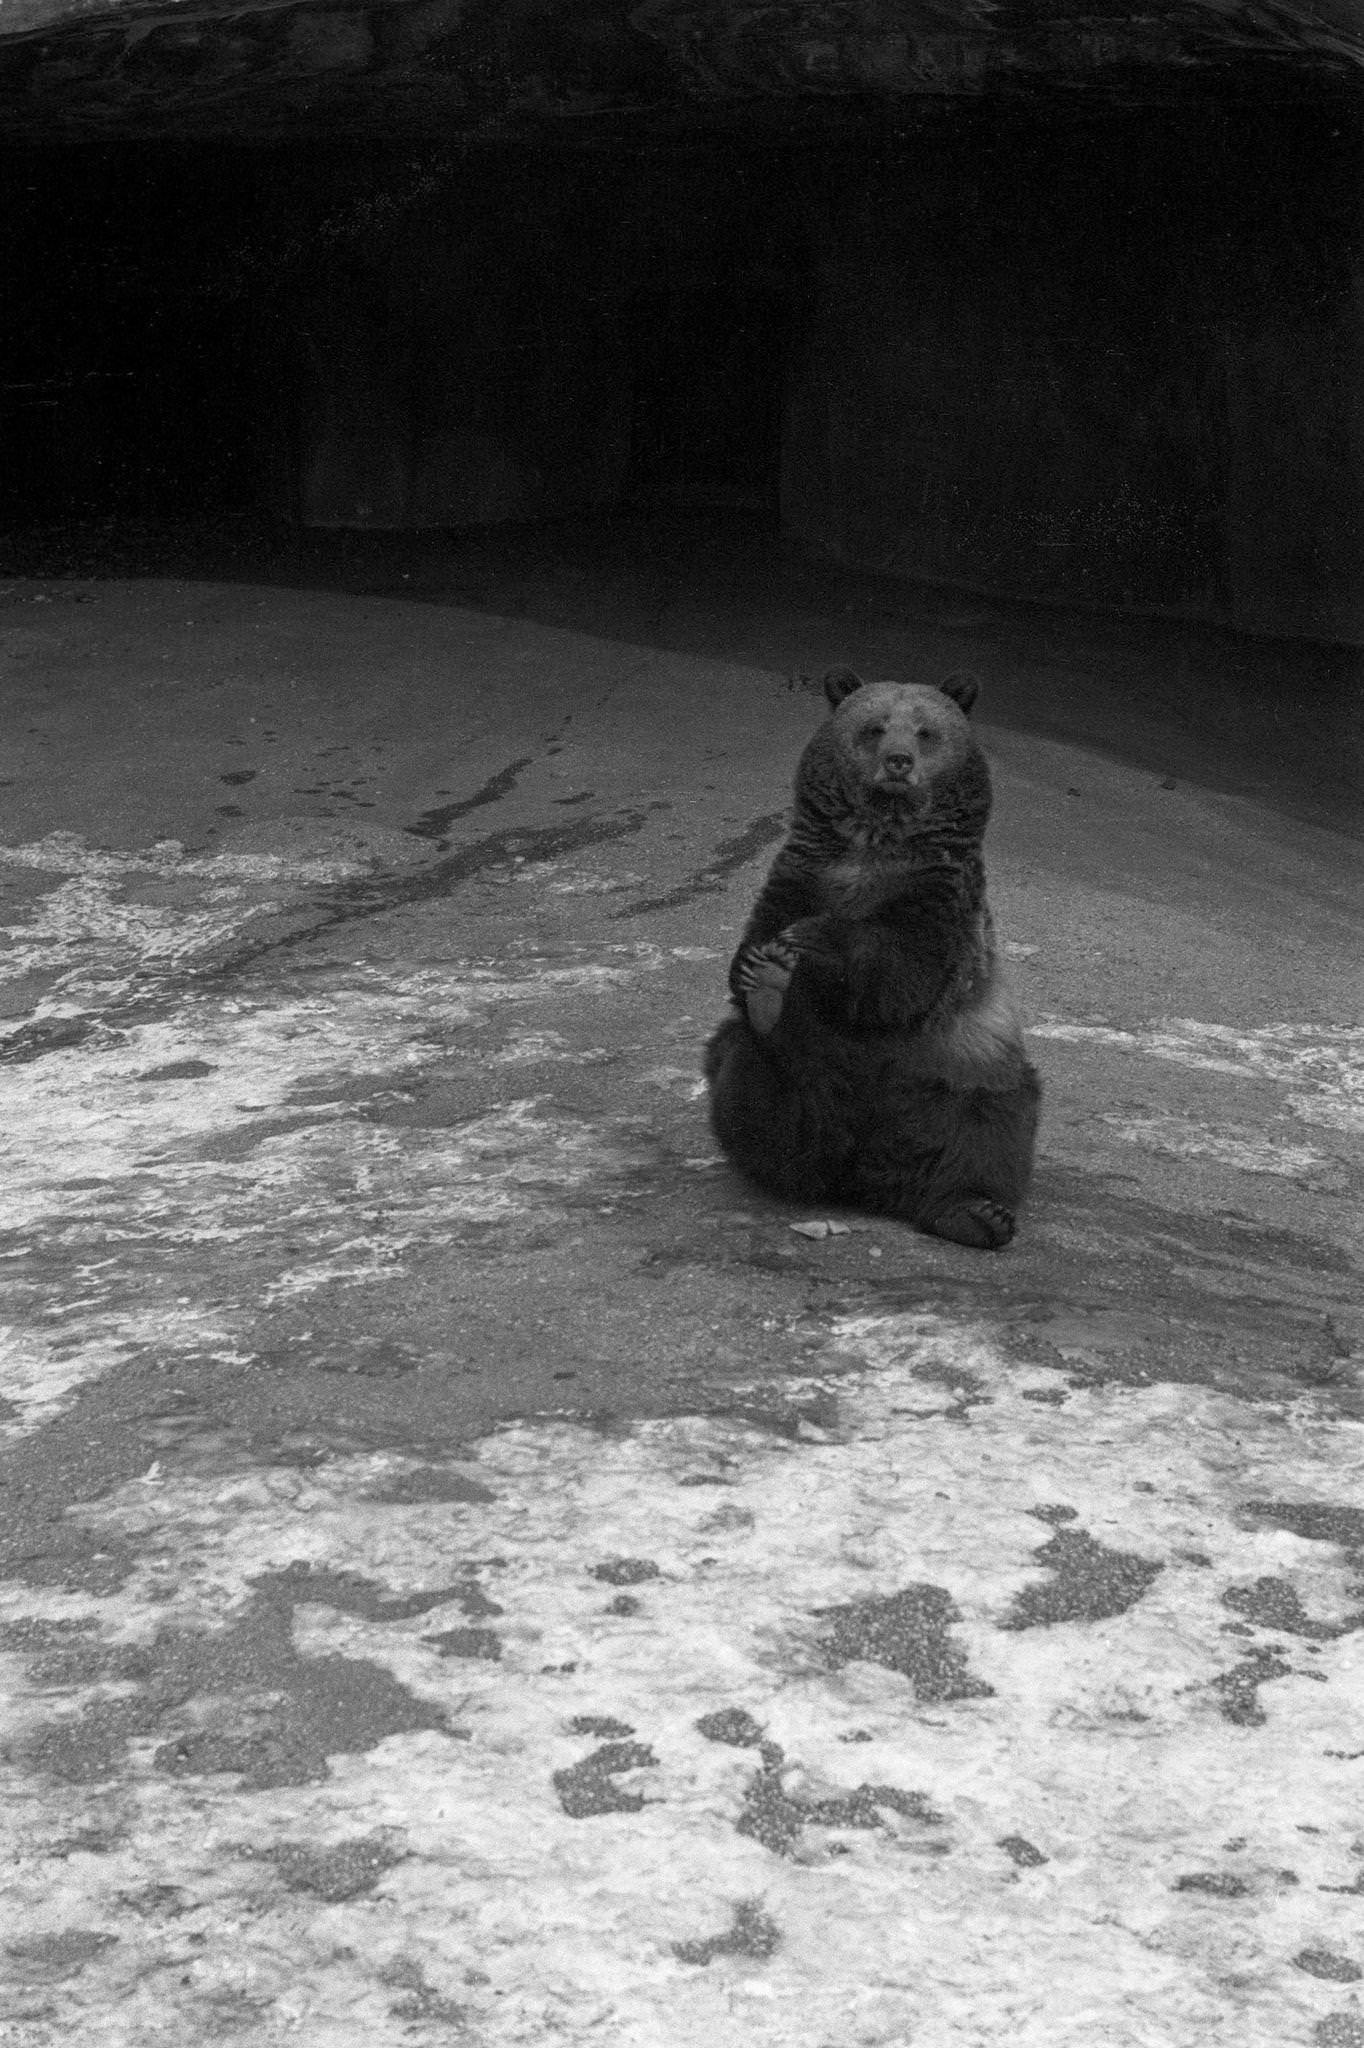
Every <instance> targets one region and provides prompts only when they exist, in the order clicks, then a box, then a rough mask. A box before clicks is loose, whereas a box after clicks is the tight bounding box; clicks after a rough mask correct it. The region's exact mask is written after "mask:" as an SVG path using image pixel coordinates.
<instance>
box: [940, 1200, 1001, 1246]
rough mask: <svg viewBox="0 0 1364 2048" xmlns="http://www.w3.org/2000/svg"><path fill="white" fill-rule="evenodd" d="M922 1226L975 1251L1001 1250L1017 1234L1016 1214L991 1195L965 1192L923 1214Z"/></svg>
mask: <svg viewBox="0 0 1364 2048" xmlns="http://www.w3.org/2000/svg"><path fill="white" fill-rule="evenodd" d="M919 1228H920V1229H921V1230H926V1231H928V1232H930V1234H931V1235H932V1236H934V1237H946V1238H950V1240H951V1241H952V1243H953V1244H965V1245H969V1246H970V1247H971V1249H972V1250H973V1251H978V1252H1001V1251H1003V1249H1004V1247H1005V1245H1006V1244H1008V1243H1009V1241H1010V1239H1011V1238H1012V1236H1013V1234H1014V1214H1013V1210H1012V1209H1006V1208H1005V1207H1004V1204H1003V1203H1002V1202H992V1201H991V1200H990V1198H989V1196H988V1195H965V1196H962V1197H961V1198H959V1199H958V1200H957V1201H954V1202H948V1203H946V1204H944V1206H943V1207H942V1208H941V1209H936V1210H935V1211H934V1212H933V1214H932V1215H931V1216H924V1217H922V1218H921V1219H920V1223H919Z"/></svg>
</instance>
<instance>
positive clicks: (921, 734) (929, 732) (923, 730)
mask: <svg viewBox="0 0 1364 2048" xmlns="http://www.w3.org/2000/svg"><path fill="white" fill-rule="evenodd" d="M914 737H915V739H916V740H919V741H920V742H921V743H922V744H923V745H924V746H929V747H931V746H934V745H935V744H936V743H937V738H938V735H937V734H936V733H935V732H934V730H933V728H932V726H931V725H921V726H920V727H919V730H918V731H917V732H916V733H915V735H914Z"/></svg>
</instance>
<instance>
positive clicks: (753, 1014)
mask: <svg viewBox="0 0 1364 2048" xmlns="http://www.w3.org/2000/svg"><path fill="white" fill-rule="evenodd" d="M799 958H800V955H799V954H798V953H797V951H796V949H795V947H794V946H788V945H787V944H786V943H785V941H784V940H782V939H769V940H768V942H767V944H766V945H765V946H748V947H745V949H744V951H743V952H742V953H741V955H740V956H739V960H738V963H737V965H736V966H735V969H734V986H735V990H736V992H737V993H738V994H739V995H740V996H741V997H742V1000H743V1005H744V1008H745V1010H746V1011H747V1012H748V1021H749V1023H750V1024H751V1025H752V1027H753V1029H754V1031H756V1032H757V1034H758V1036H759V1038H766V1037H767V1036H768V1035H769V1033H770V1032H772V1031H775V1029H776V1027H777V1019H778V1018H779V1017H780V1016H781V1006H782V998H783V997H784V996H785V994H786V991H787V989H788V987H789V986H790V982H791V976H792V975H793V974H794V972H795V969H796V962H797V961H798V960H799Z"/></svg>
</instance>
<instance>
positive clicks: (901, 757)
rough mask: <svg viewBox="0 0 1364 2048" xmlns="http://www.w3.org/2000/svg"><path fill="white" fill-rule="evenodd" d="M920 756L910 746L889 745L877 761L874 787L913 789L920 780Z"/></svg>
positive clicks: (873, 781)
mask: <svg viewBox="0 0 1364 2048" xmlns="http://www.w3.org/2000/svg"><path fill="white" fill-rule="evenodd" d="M919 779H920V777H919V757H918V755H917V754H915V753H914V752H913V751H912V750H911V749H910V748H908V747H888V748H886V749H885V751H884V752H882V753H881V754H880V755H879V756H878V758H877V762H876V771H875V774H874V775H873V777H872V786H873V788H880V789H913V788H914V787H916V785H917V784H918V782H919Z"/></svg>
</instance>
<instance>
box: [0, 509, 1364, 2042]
mask: <svg viewBox="0 0 1364 2048" xmlns="http://www.w3.org/2000/svg"><path fill="white" fill-rule="evenodd" d="M650 544H651V543H650V541H649V539H648V536H647V535H641V534H639V533H617V534H616V535H615V536H614V537H613V536H611V535H607V536H605V537H603V536H602V534H600V533H598V534H596V535H595V536H594V535H591V534H588V535H586V536H584V535H582V534H579V535H577V536H576V537H575V536H574V535H573V534H571V533H570V532H569V531H568V530H565V531H564V533H563V534H561V535H559V536H552V535H551V536H544V535H542V536H539V537H529V538H527V537H522V538H521V539H520V540H516V539H514V538H507V537H503V538H500V539H498V538H495V539H493V540H488V539H487V538H486V537H485V538H484V539H481V540H480V539H472V540H470V541H469V542H467V543H463V544H460V546H458V547H456V546H455V545H453V544H451V543H446V542H438V541H436V540H409V541H405V542H404V543H403V544H402V545H401V546H399V544H398V543H396V542H392V543H386V544H382V545H381V544H375V545H374V546H373V547H371V548H370V549H369V550H368V552H366V550H365V549H363V548H360V547H359V546H358V545H357V546H356V547H355V548H353V549H351V550H350V551H349V552H347V549H346V547H344V546H342V545H341V544H339V543H338V544H337V545H336V546H335V547H334V548H333V549H332V551H331V553H330V554H329V555H327V556H326V558H325V561H324V560H323V558H322V556H321V555H317V556H316V557H313V558H309V559H307V560H305V559H303V557H302V555H301V554H300V556H299V557H298V558H297V559H296V560H295V561H294V563H293V566H292V568H290V567H289V565H288V564H287V563H286V564H284V565H283V566H279V565H277V568H278V573H275V574H272V571H271V568H270V564H269V563H257V562H255V561H254V560H253V561H250V562H246V563H244V564H240V563H239V564H238V565H236V567H235V569H234V568H232V567H231V565H229V568H228V569H225V570H221V571H220V570H219V569H217V568H215V571H214V574H213V575H212V576H204V577H203V578H201V579H200V580H191V579H190V578H188V577H187V576H186V575H185V574H184V573H179V574H176V575H167V576H162V577H160V578H150V579H148V578H140V577H132V576H130V577H128V578H127V579H126V580H123V581H113V580H101V579H99V578H97V577H94V576H92V575H81V574H75V573H71V574H63V575H46V576H36V577H32V578H25V579H20V578H15V579H11V580H10V581H9V582H7V583H4V584H2V585H0V655H2V656H3V663H4V684H3V688H4V702H5V706H6V711H5V743H4V744H5V753H4V762H5V765H4V768H3V777H0V780H3V782H4V784H5V787H4V788H3V791H0V795H3V798H4V800H5V815H4V823H3V826H2V827H0V840H3V844H0V926H3V931H2V932H0V947H3V949H4V950H3V952H0V1088H2V1089H3V1099H4V1121H3V1131H4V1140H3V1143H4V1152H5V1166H4V1178H3V1184H2V1185H0V1225H3V1243H2V1244H0V1256H2V1257H3V1260H4V1266H3V1271H4V1273H5V1276H6V1279H5V1298H6V1303H7V1310H6V1322H7V1330H6V1334H5V1337H4V1349H3V1352H2V1353H0V1395H3V1403H2V1404H0V1414H2V1415H3V1445H0V1662H2V1663H3V1670H4V1678H5V1682H4V1687H3V1693H0V1777H2V1778H3V1784H4V1809H3V1820H0V1827H3V1828H4V1830H5V1831H6V1834H7V1838H8V1839H7V1845H6V1854H5V1857H4V1860H3V1863H0V2042H3V2043H5V2044H6V2048H10V2044H13V2048H46V2044H49V2043H50V2044H56V2043H63V2044H67V2043H75V2042H79V2043H85V2042H90V2043H94V2042H99V2043H101V2044H103V2043H109V2044H111V2048H121V2044H128V2048H142V2044H153V2043H163V2042H164V2043H168V2044H174V2048H197V2044H200V2043H207V2042H210V2041H217V2040H219V2039H222V2038H227V2037H235V2038H237V2039H240V2040H243V2041H246V2042H250V2043H252V2044H256V2043H260V2044H262V2048H268V2044H274V2043H276V2042H285V2041H288V2042H294V2041H301V2042H306V2043H309V2044H319V2048H333V2044H335V2048H350V2044H356V2048H361V2044H363V2048H377V2044H383V2048H387V2044H390V2043H394V2044H396V2043H399V2042H409V2041H411V2042H424V2041H432V2042H436V2041H467V2042H470V2043H486V2044H488V2048H501V2044H505V2043H537V2044H538V2043H542V2042H547V2041H551V2040H553V2041H560V2040H562V2041H564V2042H568V2043H574V2042H580V2041H581V2042H584V2043H586V2042H588V2041H591V2042H600V2043H604V2044H612V2048H614V2044H632V2048H634V2044H638V2048H691V2044H693V2043H695V2042H697V2041H708V2042H712V2043H714V2044H716V2048H739V2044H740V2043H742V2044H744V2048H750V2044H758V2048H761V2044H771V2048H901V2044H909V2043H913V2044H915V2048H976V2044H980V2048H995V2044H1003V2043H1008V2044H1010V2048H1098V2044H1103V2048H1287V2044H1297V2043H1303V2044H1314V2048H1360V2044H1364V1704H1362V1703H1364V1682H1362V1681H1364V1659H1362V1658H1361V1644H1362V1643H1364V1584H1362V1583H1361V1582H1360V1581H1361V1564H1362V1563H1364V1487H1362V1486H1361V1464H1362V1456H1361V1454H1362V1453H1364V1393H1362V1391H1361V1382H1360V1374H1359V1368H1360V1365H1361V1362H1362V1361H1364V1309H1362V1305H1361V1294H1360V1288H1359V1244H1360V1215H1361V1211H1360V1206H1359V1193H1360V1182H1361V1170H1360V1168H1361V1157H1360V1145H1359V1139H1360V1133H1361V1131H1362V1130H1364V1013H1362V1006H1361V1000H1360V997H1361V982H1360V972H1359V961H1360V957H1361V955H1360V949H1359V939H1360V921H1359V915H1358V913H1359V909H1360V903H1361V896H1360V864H1359V858H1358V844H1357V841H1356V840H1355V839H1353V838H1352V837H1351V833H1352V831H1354V830H1356V829H1357V825H1358V822H1359V819H1358V789H1359V783H1358V766H1359V756H1358V754H1357V753H1356V752H1352V751H1351V749H1352V746H1353V745H1354V741H1353V740H1352V733H1353V732H1354V731H1356V730H1357V727H1355V726H1352V724H1351V714H1350V709H1349V706H1350V702H1351V699H1350V696H1349V686H1350V681H1351V676H1350V669H1351V662H1350V658H1349V657H1347V656H1345V655H1343V654H1341V653H1340V652H1339V651H1335V652H1331V651H1323V650H1313V649H1310V648H1306V647H1296V648H1295V647H1290V646H1286V645H1283V644H1271V643H1261V644H1258V645H1257V644H1255V643H1248V642H1237V641H1233V640H1231V639H1230V638H1227V637H1224V636H1223V637H1219V636H1215V635H1211V634H1199V633H1197V632H1196V631H1194V630H1192V629H1183V628H1175V627H1172V626H1164V625H1159V624H1155V623H1151V624H1146V625H1141V624H1128V625H1126V626H1121V627H1119V626H1114V625H1112V624H1102V623H1100V622H1098V621H1086V620H1084V619H1082V618H1078V617H1069V618H1066V617H1060V616H1049V615H1045V614H1040V613H1039V614H1029V613H1027V612H1026V611H1024V610H1022V609H1021V608H1017V607H1014V608H1008V607H995V606H991V605H989V604H988V603H985V602H983V601H982V602H977V601H975V600H970V599H963V598H961V597H960V596H957V597H953V596H951V595H950V594H947V593H940V594H934V593H930V592H925V591H917V592H902V593H895V592H893V591H888V590H887V589H886V588H884V587H879V586H874V585H872V584H871V583H870V582H869V581H868V580H867V579H857V578H839V577H838V576H837V575H835V574H834V573H833V572H829V571H823V570H815V569H812V568H802V567H801V566H800V565H799V564H798V563H796V562H795V561H794V560H793V559H792V558H789V557H781V559H780V560H778V558H777V556H775V555H773V556H770V557H769V558H764V559H762V560H759V559H758V555H759V552H760V551H758V550H754V551H753V552H752V555H751V557H750V556H747V555H745V552H744V549H743V547H742V546H738V547H736V548H735V549H734V550H733V552H732V553H731V554H726V555H724V556H723V557H722V555H721V553H720V552H719V551H718V550H717V548H716V547H715V545H714V544H713V543H712V544H710V545H709V546H708V547H707V546H703V545H702V544H701V543H700V542H699V541H698V540H697V539H696V537H695V535H693V536H692V538H691V539H690V540H689V541H686V542H685V544H684V543H683V542H678V541H676V540H675V539H674V542H673V543H670V544H669V545H668V546H665V545H664V543H663V542H662V541H656V542H654V543H653V545H654V547H655V553H654V554H653V555H650V553H649V546H650ZM317 546H318V547H319V548H320V547H321V546H322V544H321V543H318V544H317ZM191 566H193V565H191ZM234 577H235V579H236V580H233V578H234ZM253 579H254V580H253ZM326 585H329V586H330V587H323V586H326ZM310 586H311V587H310ZM836 660H837V661H845V660H847V661H852V662H854V663H855V664H857V665H859V666H864V667H865V668H866V669H867V671H868V672H870V673H873V674H897V675H902V676H906V675H913V676H923V677H925V678H926V679H930V680H931V679H932V678H933V677H934V675H936V674H938V673H941V672H943V671H945V670H947V669H950V668H953V667H959V666H963V665H965V666H970V667H973V668H975V669H976V670H977V671H978V672H979V673H980V674H981V675H982V677H983V678H984V694H983V700H982V713H983V730H984V735H985V738H986V742H987V746H988V749H989V752H990V754H991V758H992V760H993V763H994V768H995V776H996V811H995V822H994V825H993V827H992V832H991V838H990V841H989V845H988V851H989V854H990V863H991V875H992V889H993V899H994V903H995V909H996V915H997V921H998V923H999V926H1000V929H1001V932H1002V934H1003V937H1004V939H1005V942H1006V947H1007V951H1008V954H1009V956H1010V959H1011V962H1012V970H1013V974H1014V979H1015V983H1016V986H1017V989H1018V991H1019V994H1020V997H1021V1000H1022V1002H1023V1004H1024V1005H1025V1007H1026V1010H1027V1012H1028V1014H1029V1016H1030V1019H1031V1024H1032V1031H1033V1036H1034V1042H1035V1050H1036V1054H1037V1058H1038V1061H1039V1063H1040V1065H1041V1067H1042V1069H1043V1072H1044V1076H1045V1082H1046V1088H1047V1101H1046V1111H1045V1121H1044V1129H1043V1138H1042V1152H1041V1162H1040V1167H1039V1172H1038V1177H1037V1184H1036V1190H1035V1193H1034V1196H1033V1199H1032V1203H1031V1206H1030V1208H1029V1210H1028V1211H1027V1213H1026V1216H1025V1218H1024V1222H1023V1226H1022V1229H1021V1231H1020V1235H1019V1237H1018V1239H1017V1241H1016V1243H1015V1244H1014V1246H1012V1247H1011V1248H1010V1249H1009V1250H1008V1251H1007V1252H1006V1253H1004V1254H1002V1255H1000V1256H997V1257H992V1256H989V1255H983V1254H979V1253H973V1252H969V1251H965V1250H962V1249H959V1248H957V1247H955V1246H951V1245H946V1244H942V1243H938V1242H936V1241H933V1240H929V1239H926V1238H922V1237H919V1236H916V1235H914V1234H912V1233H910V1232H907V1231H905V1230H903V1229H901V1228H898V1227H896V1226H892V1225H888V1224H886V1223H883V1222H876V1221H872V1220H870V1219H867V1218H861V1217H855V1216H839V1215H834V1216H823V1215H817V1216H810V1215H805V1214H799V1213H794V1212H790V1211H787V1210H783V1209H782V1208H780V1207H779V1206H777V1205H775V1204H773V1203H771V1202H769V1201H767V1200H765V1199H764V1198H762V1197H760V1196H758V1195H757V1194H755V1193H754V1192H753V1191H752V1190H751V1189H748V1188H747V1187H745V1186H744V1185H743V1184H742V1183H740V1182H739V1181H738V1180H736V1179H735V1177H734V1176H733V1175H732V1174H731V1173H730V1171H729V1170H728V1169H727V1167H726V1166H725V1165H724V1164H723V1162H721V1161H720V1160H719V1159H718V1158H717V1157H716V1155H715V1152H714V1148H713V1146H712V1143H711V1141H710V1137H709V1134H708V1131H707V1127H706V1122H705V1114H704V1102H703V1099H702V1095H701V1090H700V1087H699V1083H698V1078H697V1073H698V1058H699V1048H700V1045H701V1042H702V1039H703V1037H704V1035H705V1033H706V1032H707V1030H708V1028H709V1027H710V1025H711V1023H712V1021H713V1019H714V1018H715V1017H716V1016H717V1015H718V1014H719V1012H720V1009H721V1007H722V997H723V986H724V972H725V966H726V962H727V959H728V956H729V952H730V949H731V947H732V944H733V942H734V938H735V935H736V933H737V931H738V929H739V927H740V925H741V924H742V921H743V919H744V916H745V913H746V910H747V907H748V904H749V902H750V900H751V897H752V895H753V893H754V891H755V889H756V887H757V886H758V883H759V881H760V879H761V876H762V874H763V872H764V868H765V863H766V861H767V859H768V858H769V857H770V853H771V850H772V848H773V846H774V845H775V843H776V841H777V839H778V837H779V835H780V832H781V829H782V812H783V806H784V803H785V800H786V795H787V791H788V788H789V781H790V774H791V769H792V767H793V764H794V761H795V757H796V755H797V753H798V751H799V749H800V747H801V745H802V743H803V741H804V739H805V737H806V735H807V733H808V732H809V730H810V729H811V727H812V725H813V723H814V721H815V720H816V718H817V716H818V715H819V708H820V706H819V700H818V698H817V694H816V692H815V690H814V687H813V685H812V683H811V681H810V678H811V677H812V676H815V675H817V674H818V673H819V671H820V670H821V669H822V668H823V667H824V666H826V665H827V664H829V663H831V662H833V661H836ZM1354 702H1355V703H1356V704H1357V702H1358V699H1357V698H1356V699H1355V700H1354Z"/></svg>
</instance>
